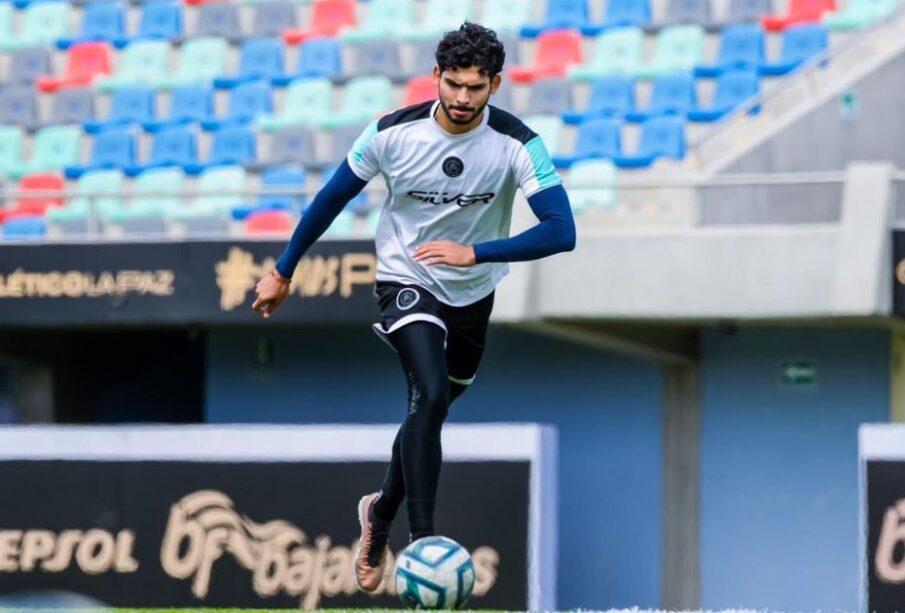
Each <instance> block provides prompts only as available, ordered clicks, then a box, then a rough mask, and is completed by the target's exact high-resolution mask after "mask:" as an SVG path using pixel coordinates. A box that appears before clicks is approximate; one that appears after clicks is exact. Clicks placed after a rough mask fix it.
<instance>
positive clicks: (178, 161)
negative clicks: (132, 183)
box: [123, 125, 198, 177]
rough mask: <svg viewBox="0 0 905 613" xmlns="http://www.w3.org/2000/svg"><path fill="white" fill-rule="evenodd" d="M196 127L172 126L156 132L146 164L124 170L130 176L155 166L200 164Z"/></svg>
mask: <svg viewBox="0 0 905 613" xmlns="http://www.w3.org/2000/svg"><path fill="white" fill-rule="evenodd" d="M195 132H196V130H195V128H193V127H191V126H179V125H177V126H171V127H169V128H165V129H163V130H160V131H159V132H157V133H155V134H154V142H153V143H152V145H151V155H150V157H149V158H148V161H147V162H146V163H144V164H140V165H135V166H126V167H124V168H123V171H124V172H125V173H126V174H127V175H129V176H130V177H134V176H136V175H139V174H143V173H145V172H147V171H148V170H151V169H154V168H171V167H179V168H180V170H181V169H183V168H185V167H187V166H194V165H196V164H198V146H197V142H196V141H197V139H196V136H195Z"/></svg>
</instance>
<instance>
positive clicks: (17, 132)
mask: <svg viewBox="0 0 905 613" xmlns="http://www.w3.org/2000/svg"><path fill="white" fill-rule="evenodd" d="M24 140H25V135H24V134H23V132H22V129H21V128H17V127H16V126H10V125H3V124H0V175H9V174H10V173H11V172H13V171H15V170H16V169H17V168H18V167H19V165H20V164H21V163H22V143H23V141H24Z"/></svg>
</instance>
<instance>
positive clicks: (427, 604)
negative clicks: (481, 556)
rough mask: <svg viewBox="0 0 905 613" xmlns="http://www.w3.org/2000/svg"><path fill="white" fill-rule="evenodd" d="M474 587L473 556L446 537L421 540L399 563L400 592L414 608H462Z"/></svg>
mask: <svg viewBox="0 0 905 613" xmlns="http://www.w3.org/2000/svg"><path fill="white" fill-rule="evenodd" d="M473 588H474V564H472V562H471V554H469V553H468V550H467V549H465V548H464V547H462V546H461V545H460V544H459V543H457V542H455V541H454V540H452V539H449V538H446V537H445V536H427V537H424V538H421V539H418V540H417V541H415V542H414V543H412V544H411V545H409V546H408V547H406V548H405V549H404V550H403V551H402V553H400V554H399V558H398V559H397V560H396V593H397V594H399V598H400V599H401V600H402V604H404V605H405V606H407V607H409V608H410V609H458V608H461V607H462V605H464V604H465V601H466V600H468V597H469V596H471V590H472V589H473Z"/></svg>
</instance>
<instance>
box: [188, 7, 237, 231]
mask: <svg viewBox="0 0 905 613" xmlns="http://www.w3.org/2000/svg"><path fill="white" fill-rule="evenodd" d="M246 1H247V0H246ZM180 221H181V222H182V227H183V228H184V229H185V233H186V234H188V235H194V236H199V235H205V234H207V235H214V236H217V235H224V234H229V233H230V230H231V227H230V221H229V219H228V218H227V217H226V216H225V215H219V214H218V215H194V216H190V217H183V218H182V219H181V220H180Z"/></svg>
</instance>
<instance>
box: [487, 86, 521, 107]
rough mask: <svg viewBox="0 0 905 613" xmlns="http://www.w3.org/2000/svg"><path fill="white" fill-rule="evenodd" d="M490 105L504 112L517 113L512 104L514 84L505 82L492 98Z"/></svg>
mask: <svg viewBox="0 0 905 613" xmlns="http://www.w3.org/2000/svg"><path fill="white" fill-rule="evenodd" d="M490 104H492V105H493V106H495V107H497V108H500V109H503V110H504V111H509V112H510V113H515V106H514V104H513V102H512V83H508V82H506V81H503V84H502V85H501V86H500V89H498V90H497V92H496V93H495V94H494V95H493V96H491V97H490Z"/></svg>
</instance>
